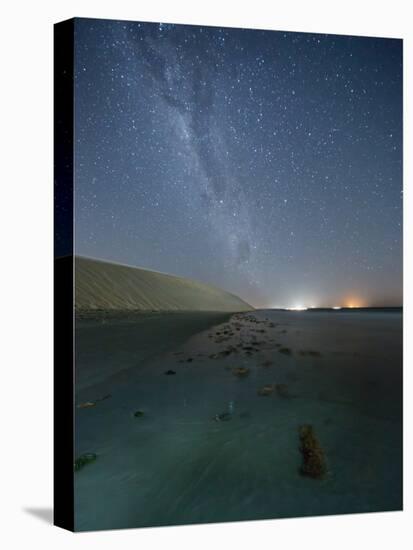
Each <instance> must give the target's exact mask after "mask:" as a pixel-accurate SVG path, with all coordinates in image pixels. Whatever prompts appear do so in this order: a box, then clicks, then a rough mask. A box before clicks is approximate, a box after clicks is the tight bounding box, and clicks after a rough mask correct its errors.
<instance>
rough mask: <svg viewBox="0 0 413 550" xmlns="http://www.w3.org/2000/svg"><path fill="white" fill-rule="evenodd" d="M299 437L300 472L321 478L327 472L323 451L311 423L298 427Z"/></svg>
mask: <svg viewBox="0 0 413 550" xmlns="http://www.w3.org/2000/svg"><path fill="white" fill-rule="evenodd" d="M299 437H300V452H301V454H302V457H303V462H302V465H301V468H300V474H301V475H303V476H308V477H312V478H315V479H321V478H323V477H324V475H325V474H326V472H327V466H326V462H325V457H324V451H323V449H322V447H321V445H320V442H319V441H318V439H317V436H316V434H315V432H314V428H313V427H312V426H311V424H304V425H303V426H300V427H299Z"/></svg>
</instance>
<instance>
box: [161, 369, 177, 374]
mask: <svg viewBox="0 0 413 550" xmlns="http://www.w3.org/2000/svg"><path fill="white" fill-rule="evenodd" d="M164 374H167V375H171V374H176V372H175V371H174V370H171V369H169V370H167V371H165V373H164Z"/></svg>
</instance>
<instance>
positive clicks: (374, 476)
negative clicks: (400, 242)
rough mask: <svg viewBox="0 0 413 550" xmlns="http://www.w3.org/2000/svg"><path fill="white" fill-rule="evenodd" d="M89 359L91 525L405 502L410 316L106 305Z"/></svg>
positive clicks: (82, 481) (79, 413)
mask: <svg viewBox="0 0 413 550" xmlns="http://www.w3.org/2000/svg"><path fill="white" fill-rule="evenodd" d="M76 356H77V366H76V376H77V391H76V409H75V412H76V456H77V457H78V456H81V455H82V454H84V453H94V454H95V455H96V460H94V461H93V463H90V464H86V465H85V466H84V467H82V468H81V469H80V470H79V471H77V472H76V473H75V500H76V506H75V509H76V528H77V530H91V529H105V528H106V529H114V528H125V527H145V526H155V525H175V524H188V523H203V522H217V521H237V520H251V519H266V518H282V517H296V516H308V515H319V514H338V513H357V512H373V511H384V510H399V509H400V508H401V506H402V502H401V499H402V496H401V494H402V489H401V483H402V480H401V476H402V467H401V460H402V458H401V457H402V447H401V446H402V441H401V410H402V403H401V394H402V315H401V313H397V312H377V311H376V312H354V313H353V312H280V311H273V310H266V311H254V312H253V313H240V314H234V315H230V314H223V313H217V314H214V313H212V312H210V313H202V312H191V313H185V312H182V313H157V314H149V313H139V314H128V315H126V314H125V315H120V314H111V315H105V314H104V313H101V314H100V316H96V315H94V316H92V317H88V318H82V319H78V321H77V323H76ZM167 373H168V374H167ZM303 425H306V426H307V425H309V426H311V427H312V430H313V433H314V434H315V435H316V438H317V442H318V443H319V445H320V448H321V449H322V453H323V458H325V467H326V471H325V473H323V475H322V476H320V477H319V478H315V477H311V476H309V475H303V471H305V469H303V462H302V461H303V454H302V452H301V451H302V450H300V432H299V430H300V427H301V426H303Z"/></svg>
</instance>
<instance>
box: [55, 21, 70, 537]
mask: <svg viewBox="0 0 413 550" xmlns="http://www.w3.org/2000/svg"><path fill="white" fill-rule="evenodd" d="M73 114H74V20H73V19H70V20H68V21H63V22H61V23H57V24H55V25H54V289H53V290H54V428H53V432H54V518H53V523H54V524H55V525H57V526H59V527H62V528H64V529H68V530H70V531H74V476H73V462H74V438H73V435H74V407H73V387H74V374H73V373H74V368H73V365H74V363H73V359H74V357H73V164H74V158H73V134H74V129H73Z"/></svg>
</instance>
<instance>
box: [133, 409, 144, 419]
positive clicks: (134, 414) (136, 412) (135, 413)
mask: <svg viewBox="0 0 413 550" xmlns="http://www.w3.org/2000/svg"><path fill="white" fill-rule="evenodd" d="M144 414H145V413H144V412H143V411H135V412H134V413H133V416H135V417H136V418H140V417H142V416H143V415H144Z"/></svg>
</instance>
